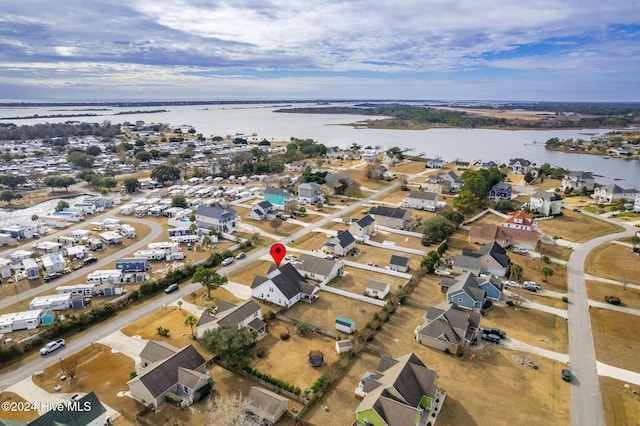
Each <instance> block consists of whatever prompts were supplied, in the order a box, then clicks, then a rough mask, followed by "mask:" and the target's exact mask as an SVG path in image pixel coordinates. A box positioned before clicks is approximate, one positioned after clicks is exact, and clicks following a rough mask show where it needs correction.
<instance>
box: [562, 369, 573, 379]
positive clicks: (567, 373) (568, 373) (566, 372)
mask: <svg viewBox="0 0 640 426" xmlns="http://www.w3.org/2000/svg"><path fill="white" fill-rule="evenodd" d="M562 380H564V381H565V382H570V381H571V370H569V369H568V368H563V369H562Z"/></svg>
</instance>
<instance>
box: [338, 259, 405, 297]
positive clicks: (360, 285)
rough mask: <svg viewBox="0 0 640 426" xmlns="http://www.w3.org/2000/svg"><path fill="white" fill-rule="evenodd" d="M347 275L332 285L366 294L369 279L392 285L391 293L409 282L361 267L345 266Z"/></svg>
mask: <svg viewBox="0 0 640 426" xmlns="http://www.w3.org/2000/svg"><path fill="white" fill-rule="evenodd" d="M344 271H345V275H344V276H343V277H340V279H338V280H336V281H335V282H333V283H331V286H332V287H335V288H339V289H340V290H345V291H349V292H351V293H355V294H359V295H364V294H365V287H366V285H367V282H368V281H369V280H375V281H380V282H383V283H387V284H389V285H390V286H391V289H390V291H389V293H390V294H392V293H396V292H397V291H398V290H399V288H400V286H402V285H403V284H404V283H406V282H407V280H406V279H404V278H400V277H394V276H392V275H388V274H383V273H382V272H373V271H368V270H365V269H360V268H352V267H349V266H347V267H345V268H344Z"/></svg>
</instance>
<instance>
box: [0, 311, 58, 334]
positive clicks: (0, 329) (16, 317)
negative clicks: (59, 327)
mask: <svg viewBox="0 0 640 426" xmlns="http://www.w3.org/2000/svg"><path fill="white" fill-rule="evenodd" d="M44 317H48V318H49V320H48V321H50V322H48V323H49V324H50V323H51V322H53V316H52V315H51V313H50V312H49V311H43V310H42V309H34V310H30V311H22V312H13V313H10V314H3V315H0V333H10V332H13V331H18V330H33V329H35V328H37V327H38V326H39V325H40V324H41V323H42V324H45V321H43V319H44Z"/></svg>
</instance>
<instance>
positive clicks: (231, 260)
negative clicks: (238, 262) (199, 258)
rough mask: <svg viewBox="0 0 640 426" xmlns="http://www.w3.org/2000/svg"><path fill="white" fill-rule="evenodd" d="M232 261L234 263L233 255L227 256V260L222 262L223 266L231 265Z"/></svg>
mask: <svg viewBox="0 0 640 426" xmlns="http://www.w3.org/2000/svg"><path fill="white" fill-rule="evenodd" d="M232 263H233V257H232V256H230V257H227V258H226V259H225V260H223V261H222V262H221V263H220V264H221V265H222V266H229V265H231V264H232Z"/></svg>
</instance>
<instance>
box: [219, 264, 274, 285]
mask: <svg viewBox="0 0 640 426" xmlns="http://www.w3.org/2000/svg"><path fill="white" fill-rule="evenodd" d="M271 265H273V262H269V261H266V260H255V261H253V262H251V263H249V264H247V265H245V267H244V268H240V269H236V270H235V271H234V272H232V273H231V274H228V275H227V278H228V279H229V281H233V282H237V283H239V284H245V285H251V283H252V282H253V278H254V277H255V276H256V275H260V276H263V277H264V276H265V275H267V273H268V272H269V268H270V267H271Z"/></svg>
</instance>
